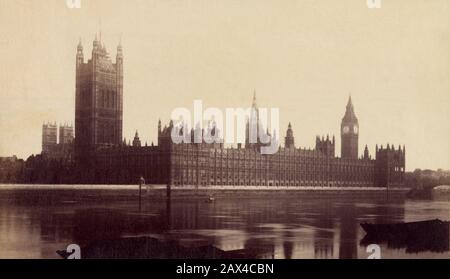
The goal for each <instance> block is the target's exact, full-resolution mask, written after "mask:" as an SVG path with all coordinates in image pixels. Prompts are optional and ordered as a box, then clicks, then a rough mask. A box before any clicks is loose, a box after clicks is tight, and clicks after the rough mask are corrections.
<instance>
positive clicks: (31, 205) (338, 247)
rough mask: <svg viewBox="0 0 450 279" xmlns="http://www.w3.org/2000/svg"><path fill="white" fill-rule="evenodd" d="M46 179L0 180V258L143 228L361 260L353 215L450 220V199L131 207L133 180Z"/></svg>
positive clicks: (147, 202) (305, 199) (174, 202)
mask: <svg viewBox="0 0 450 279" xmlns="http://www.w3.org/2000/svg"><path fill="white" fill-rule="evenodd" d="M52 187H53V188H52V189H47V190H46V191H42V190H41V188H40V186H27V189H26V190H24V189H23V187H21V186H11V185H9V186H8V185H0V258H61V257H60V256H59V255H58V254H56V250H64V249H65V247H67V245H69V244H72V243H75V244H78V245H80V246H81V247H83V246H85V245H89V244H90V243H93V242H94V241H97V240H108V239H119V238H125V237H135V236H148V237H152V238H157V239H166V240H167V239H170V240H175V241H177V242H178V243H180V244H181V245H184V246H186V247H195V246H200V245H212V246H214V247H217V248H218V249H221V250H225V251H230V250H238V249H253V248H260V247H270V249H272V256H273V257H274V258H293V259H304V258H307V259H310V258H316V259H324V258H361V259H364V258H367V257H368V256H369V253H368V252H366V245H363V244H362V243H361V240H362V239H363V238H364V236H365V232H364V231H363V230H362V228H361V227H360V225H359V224H360V223H363V222H371V223H391V222H403V221H406V222H411V221H421V220H427V219H436V218H439V219H441V220H447V221H448V220H450V200H449V198H448V197H435V198H429V199H416V200H411V199H404V198H392V197H388V196H386V197H377V198H374V197H364V196H362V197H361V196H358V197H349V196H345V195H332V196H330V195H327V196H326V197H325V196H324V197H320V196H317V195H314V196H312V195H311V196H310V195H308V194H305V195H302V196H300V197H289V196H285V197H274V198H267V197H265V198H262V197H259V198H237V197H236V198H230V197H228V198H223V199H222V198H217V199H216V200H215V201H213V202H207V201H206V200H204V199H171V200H170V201H168V200H167V199H164V198H161V199H146V198H144V199H143V200H142V204H141V207H140V208H139V202H138V198H137V196H136V194H135V193H136V192H137V187H136V186H134V187H133V186H130V187H128V188H126V187H116V188H114V187H112V188H113V189H111V190H96V189H95V186H92V188H91V189H83V188H78V187H76V186H74V187H70V186H68V187H66V188H61V189H55V188H56V187H58V186H52ZM368 195H369V194H368ZM376 244H379V246H380V247H381V257H382V258H450V252H449V249H448V242H447V243H442V245H444V246H446V247H443V248H442V247H441V248H442V249H441V250H442V251H441V252H432V251H421V252H414V251H411V249H409V248H408V247H403V246H401V245H400V246H395V245H388V244H386V243H376Z"/></svg>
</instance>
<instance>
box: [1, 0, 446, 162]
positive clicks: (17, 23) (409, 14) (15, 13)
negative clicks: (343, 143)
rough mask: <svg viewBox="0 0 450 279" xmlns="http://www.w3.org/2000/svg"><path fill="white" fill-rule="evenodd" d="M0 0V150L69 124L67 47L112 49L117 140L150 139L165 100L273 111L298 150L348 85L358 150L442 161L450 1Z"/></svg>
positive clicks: (327, 119)
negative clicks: (45, 127)
mask: <svg viewBox="0 0 450 279" xmlns="http://www.w3.org/2000/svg"><path fill="white" fill-rule="evenodd" d="M81 4H82V6H81V9H68V8H67V6H66V1H65V0H46V1H41V0H34V1H33V0H27V1H25V0H0V131H1V138H0V156H8V155H13V154H16V155H18V156H19V157H22V158H26V157H27V156H29V155H30V154H32V153H39V152H40V151H41V129H42V123H43V122H45V121H56V122H58V123H64V122H68V123H72V122H74V103H75V54H76V46H77V43H78V40H79V38H80V37H81V39H82V42H83V46H84V53H85V60H87V59H88V58H90V53H91V50H92V41H93V39H94V36H95V33H96V32H97V31H99V30H100V29H101V31H102V41H103V42H104V43H105V44H106V47H107V49H108V51H109V52H110V54H111V56H112V57H113V59H115V55H116V46H117V44H118V42H119V38H120V36H121V34H122V45H123V48H124V123H123V124H124V136H125V137H127V138H131V137H132V136H133V135H134V131H135V130H136V129H138V130H139V134H140V136H141V140H142V141H143V142H145V141H148V143H149V144H150V143H151V141H156V132H157V130H156V129H157V121H158V118H161V119H162V120H163V121H164V122H165V121H167V120H168V119H169V117H170V113H171V111H172V109H173V108H175V107H179V106H184V107H187V108H190V109H192V105H193V100H194V99H202V100H203V103H204V106H215V107H219V108H223V107H241V106H249V105H250V104H251V99H252V94H253V90H256V93H257V98H258V104H259V106H260V107H279V108H280V117H281V123H280V124H281V129H282V132H283V136H284V133H285V129H286V127H287V123H288V122H289V121H291V122H292V125H293V129H294V136H295V140H296V145H297V146H306V147H313V146H314V142H315V136H316V135H317V134H320V135H326V134H327V133H329V134H330V135H332V134H334V135H336V138H337V146H336V147H337V148H336V150H337V154H339V153H340V134H339V127H340V121H341V118H342V116H343V115H344V111H345V105H346V102H347V99H348V96H349V94H350V93H351V95H352V99H353V103H354V105H355V111H356V115H357V116H358V118H359V123H360V146H359V148H360V151H362V150H363V148H364V144H365V143H367V144H368V146H369V150H370V153H371V154H372V155H373V154H374V149H375V144H376V143H378V144H383V145H386V143H394V144H395V145H396V146H398V144H405V145H406V152H407V160H406V164H407V169H408V170H411V169H414V168H416V167H420V168H445V169H450V156H449V155H450V140H449V136H450V121H449V120H450V112H449V111H450V110H449V109H450V97H449V96H450V95H449V93H450V16H449V15H450V1H448V0H426V1H425V0H396V1H392V0H391V1H387V0H382V7H381V9H368V8H367V5H366V0H342V1H335V0H309V1H304V0H295V1H294V0H285V1H277V0H267V1H264V0H263V1H261V0H254V1H250V0H239V1H238V0H220V1H218V0H195V1H194V0H192V1H183V0H158V1H156V0H154V1H149V0H145V1H144V0H142V1H138V0H134V1H130V0H127V1H113V0H90V1H88V0H81Z"/></svg>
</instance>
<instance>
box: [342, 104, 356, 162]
mask: <svg viewBox="0 0 450 279" xmlns="http://www.w3.org/2000/svg"><path fill="white" fill-rule="evenodd" d="M358 133H359V125H358V118H356V115H355V111H354V108H353V104H352V97H349V98H348V103H347V107H346V110H345V115H344V117H343V118H342V122H341V157H342V158H347V159H358Z"/></svg>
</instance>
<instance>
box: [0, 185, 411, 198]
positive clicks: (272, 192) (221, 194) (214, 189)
mask: <svg viewBox="0 0 450 279" xmlns="http://www.w3.org/2000/svg"><path fill="white" fill-rule="evenodd" d="M141 190H142V191H141V198H142V199H165V198H167V197H168V196H170V198H173V199H205V200H208V199H210V198H211V197H213V198H214V199H215V198H222V199H223V198H233V199H235V198H298V197H299V196H310V197H312V198H314V197H327V196H332V197H336V196H345V197H355V198H361V197H364V198H367V197H379V198H386V197H389V198H391V197H399V198H403V197H405V196H406V193H407V192H408V189H405V188H389V189H386V188H377V187H317V186H314V187H313V186H309V187H308V186H199V187H196V186H171V187H170V191H168V188H167V186H166V185H144V186H142V188H141ZM31 192H33V193H34V192H39V197H40V198H41V199H46V197H50V196H53V195H58V194H67V195H70V196H72V197H73V199H75V200H90V199H95V198H96V197H99V196H100V197H102V198H103V199H106V200H130V199H138V198H139V186H138V185H30V184H4V185H0V195H1V196H10V197H11V196H12V197H14V198H17V199H27V196H28V195H27V194H28V193H31Z"/></svg>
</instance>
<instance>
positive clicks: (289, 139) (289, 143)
mask: <svg viewBox="0 0 450 279" xmlns="http://www.w3.org/2000/svg"><path fill="white" fill-rule="evenodd" d="M284 146H285V147H286V148H295V142H294V132H293V131H292V125H291V122H289V125H288V129H287V131H286V137H285V138H284Z"/></svg>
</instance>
